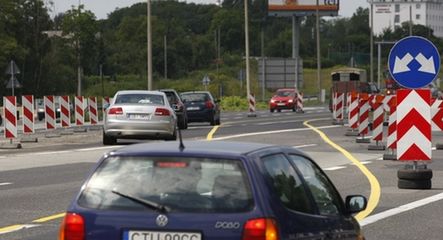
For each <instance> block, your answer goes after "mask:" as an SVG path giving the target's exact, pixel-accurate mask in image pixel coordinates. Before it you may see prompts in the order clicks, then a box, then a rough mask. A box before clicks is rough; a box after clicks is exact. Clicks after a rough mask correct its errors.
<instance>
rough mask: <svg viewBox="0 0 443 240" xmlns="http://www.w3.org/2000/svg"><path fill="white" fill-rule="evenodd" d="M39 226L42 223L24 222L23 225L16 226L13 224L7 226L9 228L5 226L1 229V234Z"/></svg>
mask: <svg viewBox="0 0 443 240" xmlns="http://www.w3.org/2000/svg"><path fill="white" fill-rule="evenodd" d="M38 226H40V224H22V225H14V226H11V227H7V228H4V229H0V235H2V234H6V233H11V232H16V231H20V230H22V229H27V228H33V227H38Z"/></svg>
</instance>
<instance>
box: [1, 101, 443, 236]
mask: <svg viewBox="0 0 443 240" xmlns="http://www.w3.org/2000/svg"><path fill="white" fill-rule="evenodd" d="M307 120H308V121H309V124H311V125H312V126H314V127H316V128H318V129H319V130H320V131H322V132H323V133H325V134H326V136H327V137H329V139H330V140H331V141H332V142H334V143H335V144H337V145H339V146H341V147H342V148H343V149H345V150H346V151H348V152H349V153H350V154H351V155H352V157H354V158H355V159H356V160H357V161H358V162H359V163H360V164H361V165H362V166H363V167H365V168H367V169H368V170H369V172H370V173H371V174H373V176H374V177H375V182H376V183H377V184H379V186H380V191H379V193H380V195H379V196H380V197H379V198H375V200H376V201H374V199H371V202H372V203H374V208H373V209H372V210H371V211H370V212H368V213H367V214H368V216H366V217H365V218H363V219H362V220H361V221H360V222H361V224H362V226H363V232H364V234H365V236H366V239H377V240H378V239H402V240H404V239H430V240H432V239H442V237H441V236H440V235H442V234H443V230H441V220H443V215H442V212H443V202H442V201H441V199H442V198H443V196H442V195H443V194H442V192H443V174H442V171H443V163H442V161H443V157H442V156H443V154H441V152H439V151H438V150H436V151H433V160H432V163H430V164H428V166H429V167H430V168H431V169H433V172H434V178H433V181H432V183H433V188H432V189H431V190H402V189H398V188H397V176H396V173H397V170H398V169H399V168H401V167H403V166H404V165H405V163H404V162H398V161H390V160H381V157H382V155H383V153H384V151H368V150H367V147H368V144H357V143H356V142H355V137H347V136H345V135H344V134H345V132H346V127H343V126H336V125H331V122H332V120H331V118H330V113H329V112H328V111H327V108H326V107H325V108H322V107H318V108H306V109H305V113H304V114H302V113H294V112H290V111H288V112H281V113H272V114H271V113H269V112H266V111H263V112H257V117H248V114H247V113H244V112H243V113H223V114H222V120H221V122H222V125H221V126H220V127H218V128H216V129H215V131H214V128H213V127H211V126H209V124H206V123H198V124H197V123H193V124H190V127H189V129H187V130H184V131H183V132H182V133H183V136H184V139H185V144H186V140H187V139H207V138H210V139H211V140H213V141H217V140H232V141H252V142H264V143H274V144H284V145H290V146H294V147H296V148H299V149H300V150H302V151H305V152H307V153H308V154H309V155H310V156H311V157H313V158H314V159H315V160H316V161H317V163H319V165H320V166H321V167H322V168H323V170H325V172H326V173H327V174H328V176H329V177H330V178H331V179H332V181H333V182H334V184H335V185H336V187H337V188H338V190H339V191H340V193H341V194H342V196H343V197H345V196H346V195H349V194H363V195H365V196H367V197H368V198H370V197H371V196H374V195H377V194H376V193H377V191H376V190H377V189H376V188H374V180H372V182H370V181H369V180H368V177H367V174H364V173H363V172H362V171H361V169H360V168H359V167H358V166H357V165H356V164H354V163H353V162H352V161H351V160H350V159H348V158H347V157H345V156H344V155H343V154H342V153H341V152H339V151H338V150H337V149H336V148H334V147H332V146H331V145H330V144H328V143H327V142H325V141H324V140H323V139H322V138H321V137H320V136H319V134H318V133H316V132H314V131H313V130H311V129H310V128H308V127H307V126H306V125H304V124H303V122H304V121H307ZM211 130H212V131H211ZM64 131H68V130H64ZM61 132H62V131H59V133H61ZM36 136H37V137H38V143H22V147H23V148H22V149H0V193H1V194H0V205H1V208H0V239H5V240H6V239H7V240H21V239H31V240H52V239H54V240H55V239H57V232H58V227H59V224H60V221H61V217H60V214H61V213H63V212H64V211H65V209H66V208H67V206H68V205H69V203H70V201H71V199H72V198H73V197H74V194H75V193H76V192H77V191H78V190H79V188H80V186H81V184H82V182H83V180H84V178H85V176H86V175H87V174H88V173H89V171H90V169H91V167H92V166H93V165H94V164H95V163H96V162H97V160H98V159H99V158H100V156H102V155H103V154H104V153H105V152H107V151H110V150H111V149H113V148H119V147H122V146H124V145H127V144H132V143H136V142H139V141H130V140H125V141H119V145H116V146H111V147H104V146H103V145H102V144H101V131H100V128H91V129H90V130H88V131H87V132H76V133H73V134H72V135H61V136H60V137H53V136H52V135H50V133H48V132H39V133H38V134H36ZM46 136H49V137H46ZM433 137H434V138H433V141H434V142H442V143H443V134H434V136H433ZM0 142H3V144H7V143H8V142H7V141H6V140H5V139H0ZM440 151H442V150H440ZM377 184H375V185H377ZM439 194H440V195H439ZM430 197H431V198H430ZM48 217H49V218H48Z"/></svg>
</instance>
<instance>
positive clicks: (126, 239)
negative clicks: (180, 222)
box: [123, 231, 201, 240]
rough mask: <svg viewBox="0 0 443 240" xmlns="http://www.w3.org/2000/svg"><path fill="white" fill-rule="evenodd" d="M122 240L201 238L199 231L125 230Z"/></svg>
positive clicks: (185, 239)
mask: <svg viewBox="0 0 443 240" xmlns="http://www.w3.org/2000/svg"><path fill="white" fill-rule="evenodd" d="M123 240H201V234H200V233H189V232H154V231H126V232H125V233H124V235H123Z"/></svg>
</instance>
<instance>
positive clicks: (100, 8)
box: [52, 0, 369, 19]
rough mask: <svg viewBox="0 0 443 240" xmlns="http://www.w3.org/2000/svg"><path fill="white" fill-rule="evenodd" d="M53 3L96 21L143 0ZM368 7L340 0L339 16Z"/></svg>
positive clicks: (199, 0)
mask: <svg viewBox="0 0 443 240" xmlns="http://www.w3.org/2000/svg"><path fill="white" fill-rule="evenodd" d="M52 1H53V2H54V12H55V13H59V12H65V11H66V10H68V9H71V7H72V6H77V5H78V3H79V2H81V4H83V5H85V8H86V9H87V10H90V11H92V12H93V13H94V14H95V16H97V19H104V18H107V15H108V14H109V13H111V12H112V11H114V10H115V9H116V8H123V7H129V6H131V5H132V4H134V3H137V2H144V1H143V0H52ZM215 1H216V0H192V2H195V3H215ZM313 2H315V1H314V0H313ZM359 6H362V7H368V6H369V4H368V2H367V0H340V11H339V15H340V16H343V17H350V16H352V14H353V13H354V12H355V10H356V9H357V8H358V7H359Z"/></svg>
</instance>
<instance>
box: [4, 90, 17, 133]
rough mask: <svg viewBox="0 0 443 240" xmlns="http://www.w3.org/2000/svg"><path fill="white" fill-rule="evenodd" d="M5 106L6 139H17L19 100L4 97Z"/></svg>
mask: <svg viewBox="0 0 443 240" xmlns="http://www.w3.org/2000/svg"><path fill="white" fill-rule="evenodd" d="M3 104H4V109H3V110H4V113H5V114H4V116H5V119H4V121H5V123H4V131H3V132H4V135H5V138H9V139H11V140H12V139H13V138H16V137H17V99H16V97H15V96H6V97H3Z"/></svg>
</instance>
